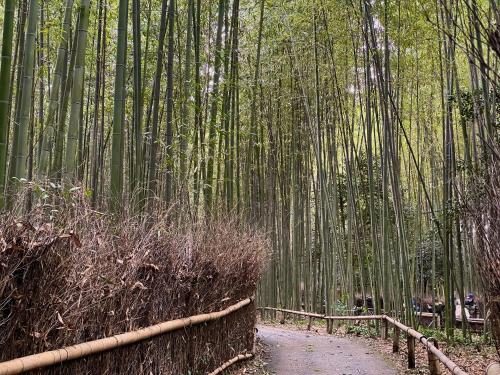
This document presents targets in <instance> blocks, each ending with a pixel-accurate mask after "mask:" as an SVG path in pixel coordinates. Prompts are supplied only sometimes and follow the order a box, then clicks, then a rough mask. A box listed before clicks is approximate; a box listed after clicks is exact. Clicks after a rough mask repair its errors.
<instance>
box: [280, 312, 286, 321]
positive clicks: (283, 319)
mask: <svg viewBox="0 0 500 375" xmlns="http://www.w3.org/2000/svg"><path fill="white" fill-rule="evenodd" d="M280 324H285V313H284V312H283V311H280Z"/></svg>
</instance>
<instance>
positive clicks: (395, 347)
mask: <svg viewBox="0 0 500 375" xmlns="http://www.w3.org/2000/svg"><path fill="white" fill-rule="evenodd" d="M399 335H400V330H399V327H396V326H394V329H393V330H392V352H393V353H398V352H399Z"/></svg>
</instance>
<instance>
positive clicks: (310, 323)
mask: <svg viewBox="0 0 500 375" xmlns="http://www.w3.org/2000/svg"><path fill="white" fill-rule="evenodd" d="M312 322H313V318H312V316H309V323H307V330H308V331H310V330H311V327H312Z"/></svg>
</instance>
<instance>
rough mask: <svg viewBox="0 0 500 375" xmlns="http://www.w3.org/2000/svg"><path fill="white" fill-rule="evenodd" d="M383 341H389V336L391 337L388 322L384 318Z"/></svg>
mask: <svg viewBox="0 0 500 375" xmlns="http://www.w3.org/2000/svg"><path fill="white" fill-rule="evenodd" d="M381 334H382V340H387V336H389V326H388V324H387V320H385V319H384V318H382V332H381Z"/></svg>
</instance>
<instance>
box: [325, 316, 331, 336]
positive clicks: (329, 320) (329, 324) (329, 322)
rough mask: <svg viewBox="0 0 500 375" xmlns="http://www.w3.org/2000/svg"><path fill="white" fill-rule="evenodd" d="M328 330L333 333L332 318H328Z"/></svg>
mask: <svg viewBox="0 0 500 375" xmlns="http://www.w3.org/2000/svg"><path fill="white" fill-rule="evenodd" d="M326 332H327V333H328V334H329V335H331V334H332V332H333V321H332V320H331V319H327V320H326Z"/></svg>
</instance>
